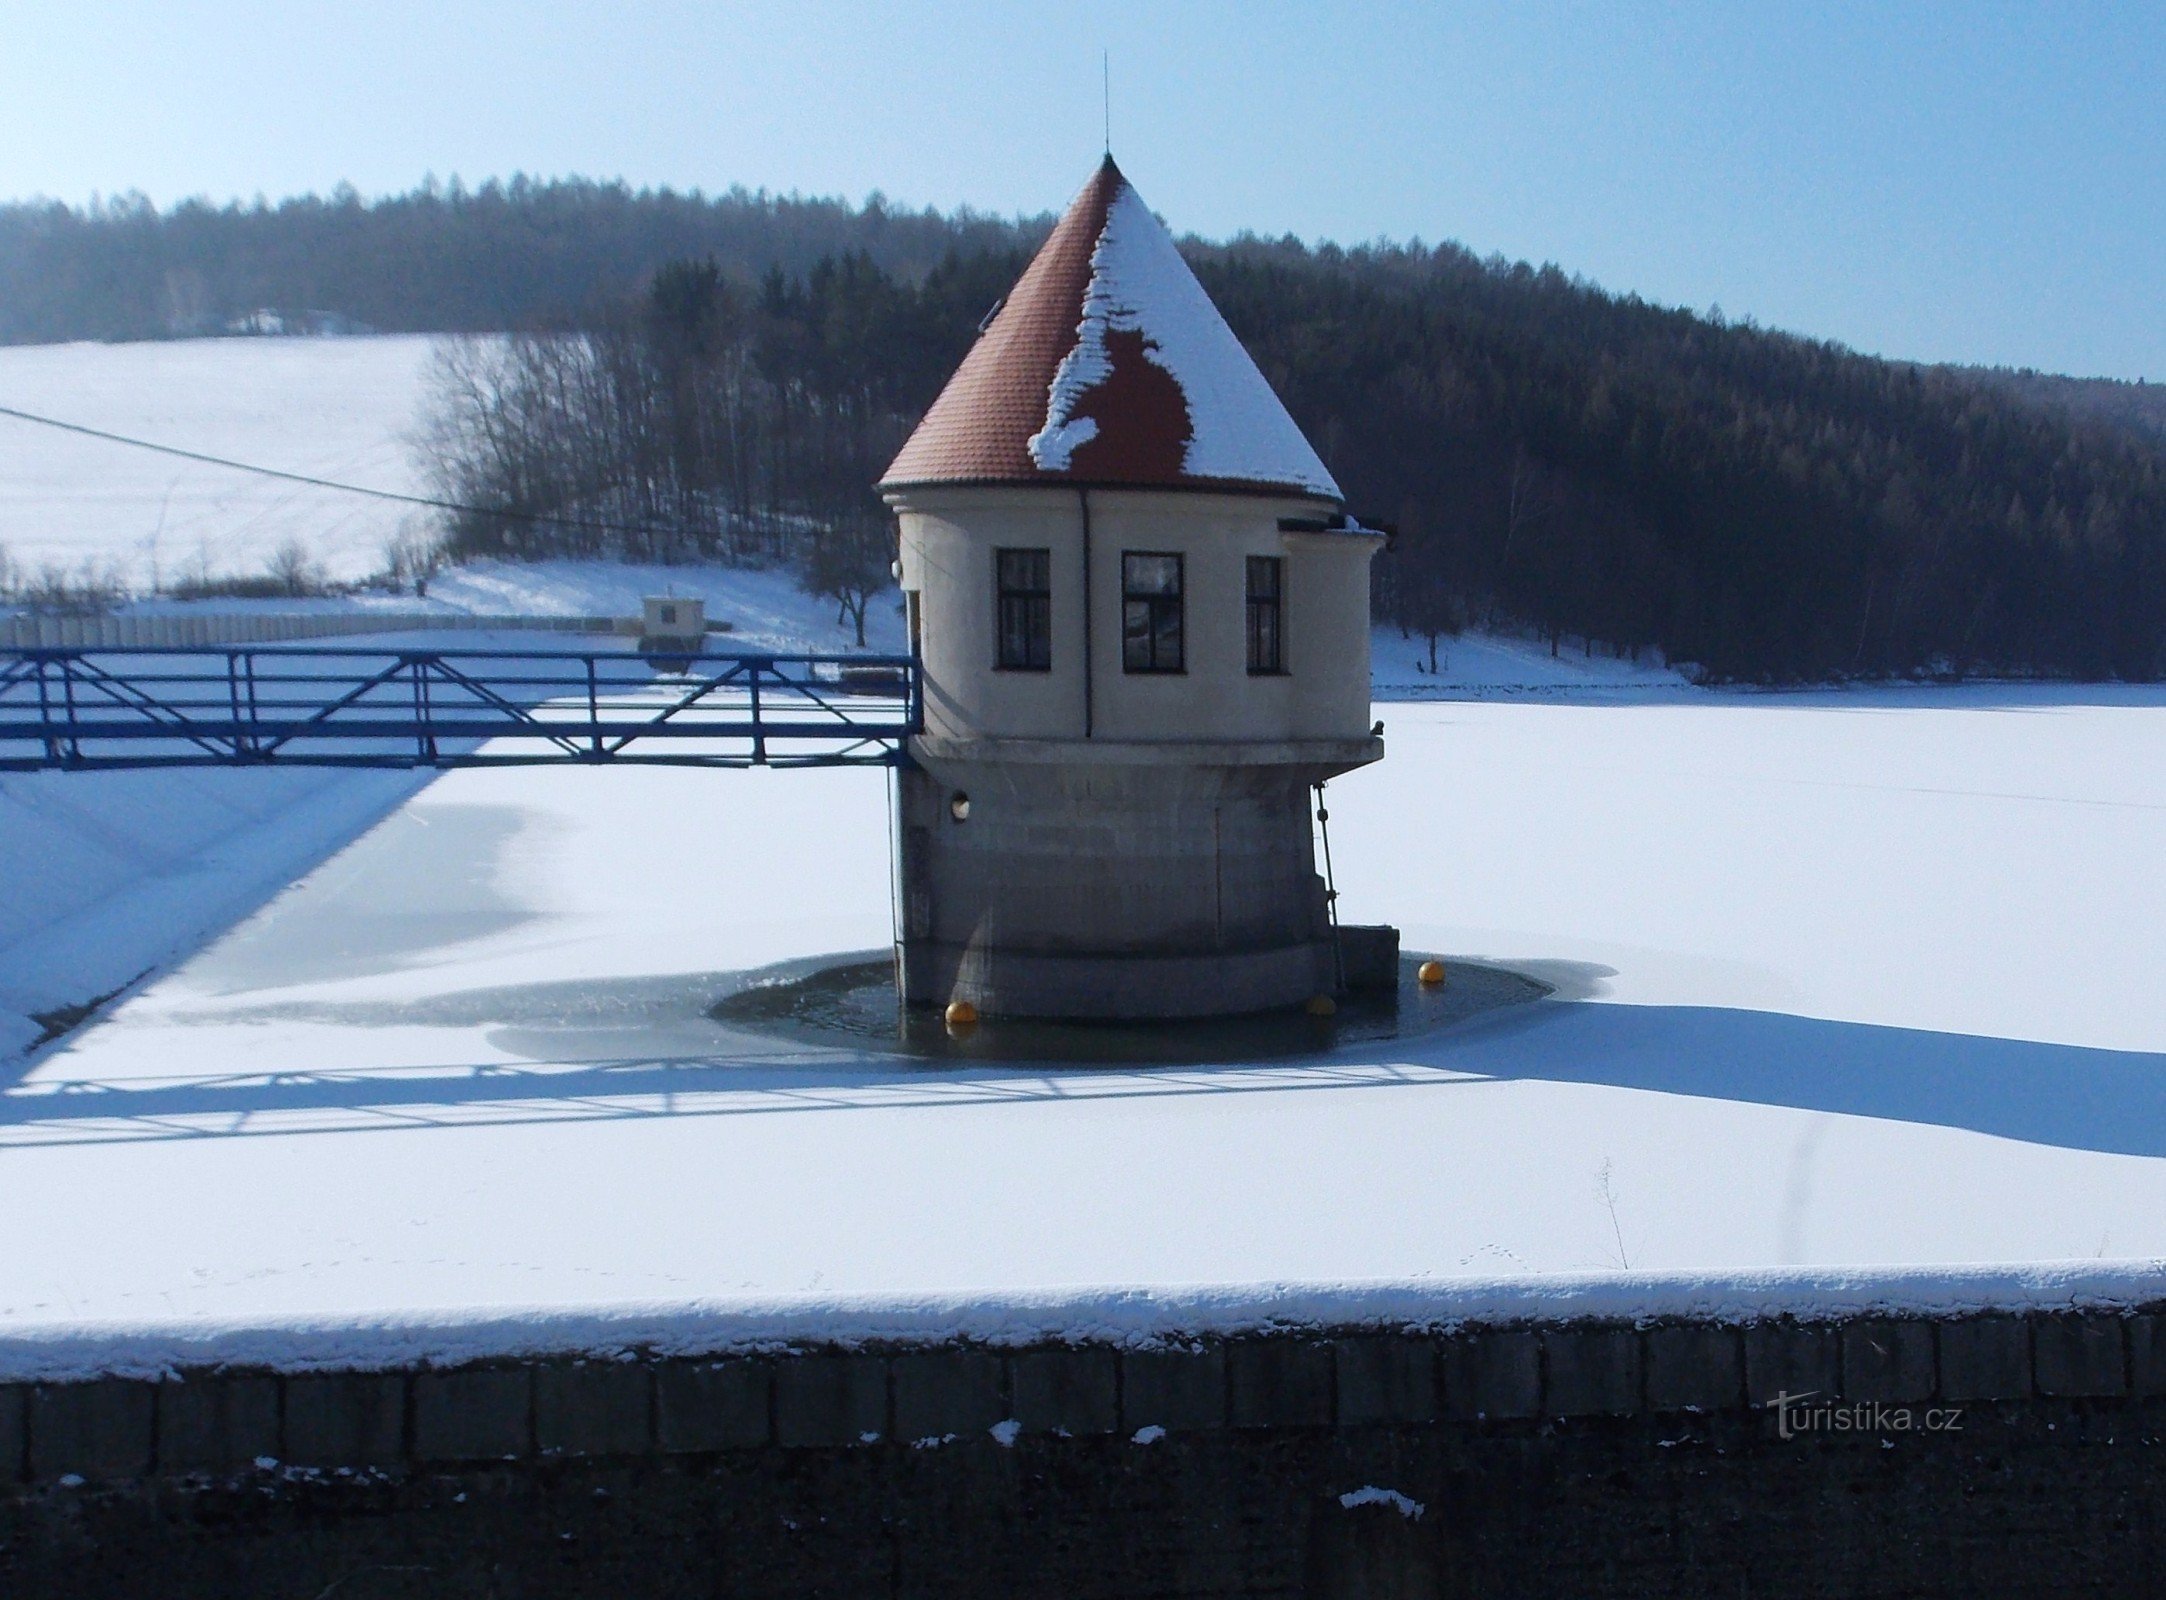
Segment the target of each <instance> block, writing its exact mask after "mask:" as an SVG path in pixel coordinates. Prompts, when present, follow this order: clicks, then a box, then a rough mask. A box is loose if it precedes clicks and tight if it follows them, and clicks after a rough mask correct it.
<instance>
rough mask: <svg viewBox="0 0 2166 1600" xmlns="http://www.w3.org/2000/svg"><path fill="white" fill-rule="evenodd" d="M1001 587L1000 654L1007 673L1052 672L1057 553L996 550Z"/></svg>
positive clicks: (997, 580) (997, 584)
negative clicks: (1054, 581)
mask: <svg viewBox="0 0 2166 1600" xmlns="http://www.w3.org/2000/svg"><path fill="white" fill-rule="evenodd" d="M993 567H994V580H995V588H996V589H997V590H998V607H999V618H998V633H999V654H998V658H997V660H996V662H995V665H996V666H998V667H999V669H1000V670H1001V671H1003V672H1049V671H1051V670H1052V667H1053V552H1052V551H1050V550H996V551H994V552H993Z"/></svg>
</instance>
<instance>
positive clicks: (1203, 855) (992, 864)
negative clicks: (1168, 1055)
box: [899, 741, 1370, 1019]
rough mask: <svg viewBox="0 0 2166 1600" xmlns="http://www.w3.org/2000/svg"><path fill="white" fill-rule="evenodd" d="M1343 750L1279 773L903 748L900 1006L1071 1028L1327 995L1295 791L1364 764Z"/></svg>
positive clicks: (1192, 755)
mask: <svg viewBox="0 0 2166 1600" xmlns="http://www.w3.org/2000/svg"><path fill="white" fill-rule="evenodd" d="M1348 744H1349V748H1348V750H1346V751H1345V752H1343V753H1342V754H1343V759H1342V760H1340V761H1337V762H1327V761H1319V760H1315V759H1311V760H1308V761H1303V762H1298V763H1297V762H1288V761H1284V760H1269V759H1256V758H1257V757H1268V756H1270V755H1272V754H1274V753H1275V752H1273V751H1271V750H1269V749H1268V748H1267V749H1264V750H1260V751H1241V752H1237V751H1234V750H1231V749H1229V750H1226V751H1223V752H1220V753H1219V755H1218V758H1217V759H1215V760H1213V759H1209V758H1204V759H1198V753H1197V752H1196V751H1195V750H1194V749H1193V748H1189V747H1174V748H1171V749H1154V748H1152V747H1149V746H1119V745H1115V746H1097V747H1091V748H1088V749H1086V750H1083V751H1078V750H1077V749H1076V748H1075V747H1074V746H1072V745H1070V746H1065V747H1062V748H1060V749H1059V750H1058V751H1050V750H1049V751H1046V752H1044V753H1043V754H1044V755H1045V757H1046V758H1045V759H1038V760H1032V759H1029V756H1028V753H1027V746H1026V747H1024V750H1025V753H1024V754H1022V755H1021V756H1020V758H1019V755H1018V748H1017V747H1016V746H1013V745H1010V746H1009V747H1008V748H1006V749H1004V750H1003V751H1002V752H1001V755H1000V758H999V759H997V760H991V759H976V758H973V757H972V756H970V755H967V754H963V753H962V752H961V751H960V750H959V749H957V748H956V747H955V746H953V745H949V746H948V747H947V748H946V749H945V750H943V748H942V742H941V741H920V742H919V745H918V746H917V749H916V756H917V764H916V765H915V766H914V767H913V768H911V769H908V770H906V771H904V772H903V773H902V774H901V778H900V793H901V815H900V823H901V830H902V837H901V839H900V841H899V842H900V846H901V866H902V876H901V894H902V908H901V909H902V922H903V928H902V941H901V964H902V988H903V995H904V998H905V1000H906V1001H908V1002H909V1003H911V1004H918V1005H931V1004H945V1003H946V1002H947V1001H948V1000H950V999H963V1000H968V1001H969V1002H970V1003H971V1004H972V1005H974V1006H976V1007H977V1008H978V1010H980V1011H981V1012H983V1013H985V1014H986V1015H988V1016H1034V1017H1065V1018H1077V1019H1086V1018H1108V1017H1123V1016H1127V1017H1133V1016H1159V1017H1185V1016H1221V1015H1231V1014H1235V1013H1238V1012H1244V1011H1258V1010H1263V1009H1266V1008H1269V1007H1273V1006H1282V1005H1298V1004H1300V1003H1301V1002H1302V1001H1303V1000H1306V999H1308V998H1309V997H1310V996H1312V995H1315V994H1319V993H1324V992H1328V991H1329V990H1330V989H1331V988H1332V987H1333V985H1334V975H1333V951H1332V943H1331V921H1330V911H1329V907H1328V905H1327V904H1326V902H1325V896H1324V884H1323V880H1322V879H1321V878H1320V877H1318V876H1317V872H1316V862H1315V851H1314V847H1313V844H1312V834H1311V820H1310V809H1309V795H1310V786H1311V785H1313V784H1315V783H1317V782H1319V781H1321V780H1323V779H1325V778H1328V777H1330V776H1332V775H1333V774H1334V773H1337V772H1340V771H1344V770H1346V768H1348V767H1350V766H1352V765H1355V764H1356V763H1357V762H1359V761H1364V760H1367V759H1370V751H1369V750H1368V749H1367V748H1366V744H1367V741H1348ZM1309 753H1310V754H1311V755H1312V756H1320V755H1323V754H1325V752H1323V751H1312V752H1309ZM1242 755H1246V756H1249V757H1250V758H1249V759H1239V757H1240V756H1242Z"/></svg>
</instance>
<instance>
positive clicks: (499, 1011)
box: [0, 688, 2166, 1373]
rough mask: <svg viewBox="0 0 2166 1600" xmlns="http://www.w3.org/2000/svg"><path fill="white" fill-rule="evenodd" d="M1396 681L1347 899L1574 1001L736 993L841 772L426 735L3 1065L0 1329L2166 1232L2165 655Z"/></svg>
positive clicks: (1325, 1283) (451, 1327)
mask: <svg viewBox="0 0 2166 1600" xmlns="http://www.w3.org/2000/svg"><path fill="white" fill-rule="evenodd" d="M1379 711H1380V714H1382V715H1383V716H1384V717H1385V719H1386V721H1387V724H1388V728H1387V740H1388V743H1389V747H1390V754H1389V755H1388V757H1387V758H1386V760H1385V761H1384V762H1382V763H1381V764H1380V765H1378V766H1376V767H1374V768H1370V769H1367V770H1365V771H1363V772H1362V773H1360V774H1358V775H1355V776H1352V777H1350V778H1348V779H1346V780H1344V781H1342V782H1341V783H1340V784H1338V785H1335V786H1334V789H1333V791H1332V813H1333V845H1334V851H1335V854H1336V857H1337V869H1338V881H1339V884H1340V886H1341V888H1342V891H1343V892H1344V893H1345V894H1346V897H1347V900H1346V905H1347V910H1348V913H1349V915H1351V916H1354V917H1356V918H1359V919H1361V920H1372V919H1373V920H1389V921H1393V922H1396V923H1398V924H1399V925H1400V926H1401V927H1402V928H1403V929H1404V930H1405V932H1406V937H1407V941H1408V944H1409V946H1410V947H1412V948H1417V949H1425V950H1436V951H1441V952H1444V953H1445V954H1447V955H1454V954H1456V955H1463V956H1479V957H1483V958H1486V959H1490V960H1495V961H1500V962H1503V963H1505V964H1507V965H1514V966H1518V967H1520V968H1521V969H1523V970H1528V971H1532V972H1536V973H1538V974H1540V975H1542V976H1544V977H1545V978H1547V979H1548V980H1549V981H1550V982H1552V983H1554V984H1556V985H1558V989H1559V994H1558V998H1556V999H1555V1000H1552V1001H1549V1002H1545V1003H1543V1004H1540V1005H1538V1006H1535V1007H1532V1008H1528V1009H1526V1010H1523V1011H1520V1012H1518V1013H1515V1014H1509V1015H1505V1016H1502V1017H1498V1018H1495V1019H1492V1020H1489V1021H1482V1022H1477V1023H1475V1024H1473V1025H1471V1026H1468V1027H1466V1028H1464V1029H1462V1030H1459V1031H1457V1032H1447V1033H1445V1034H1442V1035H1432V1036H1429V1037H1425V1038H1421V1039H1418V1040H1412V1041H1401V1042H1399V1043H1396V1044H1386V1045H1372V1046H1359V1047H1349V1048H1347V1049H1344V1050H1341V1051H1340V1052H1338V1053H1337V1054H1335V1055H1333V1056H1331V1057H1329V1058H1326V1059H1321V1060H1316V1061H1310V1062H1299V1061H1295V1062H1288V1061H1277V1062H1273V1063H1270V1064H1268V1065H1250V1066H1243V1065H1229V1066H1225V1067H1217V1068H1199V1067H1184V1068H1180V1069H1164V1070H1146V1069H1137V1068H1121V1069H1114V1070H1093V1069H1086V1068H1068V1067H1062V1068H1057V1069H1048V1068H1045V1067H1024V1066H1018V1067H1015V1068H1010V1069H1003V1068H995V1067H986V1068H976V1069H972V1070H968V1071H936V1070H930V1069H927V1068H924V1067H922V1066H919V1065H916V1064H912V1063H904V1062H897V1061H892V1060H886V1059H882V1058H878V1057H874V1056H869V1055H866V1054H862V1053H856V1052H851V1051H847V1050H840V1049H832V1048H827V1047H821V1046H815V1045H812V1044H806V1043H797V1042H793V1041H789V1040H784V1039H766V1040H760V1039H750V1040H748V1039H745V1038H737V1039H733V1040H732V1039H723V1040H718V1039H716V1038H715V1037H714V1035H713V1028H712V1025H710V1024H705V1023H702V1022H700V1021H698V1019H697V1017H696V1014H695V1011H696V1008H695V1009H694V1010H688V1009H687V1006H688V1005H689V1002H688V1001H687V999H686V997H687V996H699V995H704V994H705V993H708V992H710V991H712V990H715V989H718V988H719V987H723V986H726V985H727V984H728V983H729V982H732V981H734V980H733V979H731V978H729V977H728V976H727V975H728V974H732V973H741V972H743V971H745V970H747V969H752V968H758V967H763V966H766V965H769V964H772V963H776V962H780V961H786V960H790V959H792V958H801V957H811V956H818V955H821V954H825V953H830V952H847V951H863V950H868V949H873V948H876V947H878V946H880V945H882V944H883V943H884V942H885V941H886V939H887V938H888V936H889V928H890V922H889V904H888V890H889V876H888V864H887V839H888V822H889V819H888V815H887V811H886V804H887V801H886V794H885V787H884V779H883V776H882V775H881V774H879V773H877V772H872V771H805V772H780V773H778V772H749V773H742V772H735V773H713V772H683V771H667V770H652V769H648V770H624V771H602V772H597V771H589V770H579V769H540V770H526V771H470V772H458V773H453V774H450V775H448V776H446V777H444V778H442V779H440V780H438V781H437V782H436V783H434V784H432V785H430V786H429V787H428V788H427V789H426V790H425V791H423V792H422V793H420V794H419V795H417V796H415V797H414V798H413V799H411V800H410V801H408V802H407V803H406V804H405V805H404V806H402V807H400V808H399V809H398V810H397V811H396V812H394V813H393V814H392V815H391V816H389V817H388V818H387V819H386V820H385V821H384V822H383V823H382V824H380V825H379V826H378V827H377V828H376V829H375V830H373V831H372V832H371V833H369V834H368V835H367V836H365V837H364V838H362V839H361V840H360V841H358V842H357V843H356V844H355V845H353V846H352V847H351V848H350V849H348V850H346V851H344V852H342V853H341V854H339V855H338V856H336V857H334V858H333V859H332V860H331V861H329V862H328V863H327V864H326V865H325V866H324V867H322V868H321V869H319V870H318V871H316V872H314V873H312V874H311V875H309V876H308V877H307V878H306V879H305V880H304V881H303V882H302V883H300V884H299V885H298V886H297V887H295V888H293V889H290V890H288V891H287V892H285V893H284V894H282V895H280V896H279V897H277V898H276V899H275V900H273V901H272V902H271V903H270V904H269V905H268V906H267V907H265V908H264V909H263V910H262V911H261V912H260V913H258V914H257V915H256V916H254V917H253V918H251V919H250V920H249V921H247V922H246V923H244V924H243V925H241V926H240V927H239V928H237V929H236V930H235V931H234V932H233V933H232V934H230V935H228V936H227V937H226V938H224V939H222V940H220V941H219V942H218V943H216V944H215V945H213V946H212V947H211V948H209V949H207V950H205V951H204V952H203V953H202V954H201V955H199V956H198V957H196V958H195V959H193V960H192V961H189V962H187V963H185V964H184V965H182V966H181V967H180V968H178V970H176V971H174V972H173V973H171V974H170V975H169V976H167V977H165V978H164V979H162V980H160V981H157V982H155V983H153V984H152V985H150V986H149V987H148V988H147V989H146V990H145V991H144V992H142V993H141V994H139V995H137V996H135V997H134V998H132V999H130V1000H128V1001H127V1002H125V1003H124V1004H123V1005H122V1006H121V1007H120V1008H119V1010H118V1012H117V1014H116V1015H115V1016H114V1017H113V1019H112V1020H111V1021H110V1022H107V1023H105V1024H103V1025H101V1026H97V1027H94V1028H92V1029H89V1030H86V1031H85V1032H83V1033H82V1034H80V1035H78V1036H76V1037H74V1038H73V1039H71V1040H70V1041H68V1042H67V1043H66V1044H65V1045H64V1046H62V1047H60V1048H57V1049H55V1050H53V1051H51V1052H49V1053H47V1054H46V1055H44V1056H42V1057H40V1058H38V1059H37V1060H36V1061H35V1062H34V1064H33V1065H32V1067H31V1068H30V1070H29V1071H28V1072H27V1074H26V1075H24V1076H23V1077H22V1079H21V1081H20V1082H18V1083H14V1084H12V1085H10V1086H9V1087H8V1088H7V1090H6V1091H5V1093H0V1207H4V1208H5V1210H6V1214H8V1215H10V1216H13V1217H15V1218H17V1219H24V1220H19V1222H18V1225H17V1226H16V1227H15V1228H13V1229H12V1230H11V1231H10V1235H9V1246H8V1249H7V1250H6V1251H5V1253H4V1255H0V1372H13V1373H27V1372H46V1373H52V1372H60V1371H74V1370H84V1369H86V1368H88V1367H92V1366H110V1367H121V1368H128V1369H131V1370H133V1369H155V1368H156V1367H158V1366H159V1365H161V1364H164V1363H170V1362H174V1361H177V1360H183V1359H200V1358H228V1359H261V1360H279V1361H286V1362H292V1363H300V1364H309V1363H334V1364H335V1363H341V1362H372V1361H391V1360H400V1359H409V1358H425V1359H451V1358H455V1357H458V1356H460V1355H465V1354H475V1353H480V1352H501V1351H511V1350H542V1349H563V1348H621V1347H625V1346H628V1345H631V1344H637V1343H648V1344H653V1345H655V1346H658V1347H662V1348H677V1349H714V1348H726V1347H729V1346H732V1345H735V1344H742V1343H748V1342H759V1341H763V1340H774V1339H784V1338H813V1337H823V1336H844V1337H848V1336H858V1335H872V1334H882V1333H885V1334H894V1335H914V1334H925V1333H931V1332H957V1331H960V1332H966V1333H971V1334H975V1335H978V1336H983V1337H988V1338H1009V1339H1016V1338H1030V1337H1038V1336H1043V1335H1047V1334H1067V1335H1100V1336H1105V1337H1114V1338H1138V1337H1149V1336H1153V1335H1156V1334H1162V1333H1165V1332H1168V1331H1171V1330H1194V1329H1198V1328H1205V1327H1229V1328H1230V1327H1247V1326H1255V1325H1258V1324H1261V1323H1267V1322H1271V1321H1274V1320H1305V1319H1308V1320H1334V1321H1335V1320H1351V1321H1376V1322H1436V1321H1449V1320H1452V1319H1455V1318H1462V1317H1470V1316H1514V1315H1529V1314H1537V1313H1547V1314H1573V1313H1588V1314H1594V1313H1602V1314H1647V1313H1655V1312H1664V1311H1672V1312H1682V1311H1692V1312H1699V1313H1717V1314H1721V1313H1736V1314H1743V1313H1746V1312H1750V1311H1754V1310H1770V1309H1791V1310H1799V1309H1803V1310H1813V1309H1821V1310H1833V1309H1839V1308H1846V1307H1859V1306H1878V1305H1889V1304H1905V1305H1912V1306H1919V1307H1943V1308H1946V1307H1964V1306H1977V1305H1985V1304H2067V1303H2071V1302H2087V1303H2088V1302H2097V1303H2113V1302H2115V1301H2126V1300H2130V1299H2138V1298H2144V1297H2148V1296H2153V1295H2156V1294H2157V1293H2158V1292H2159V1291H2160V1289H2161V1286H2162V1284H2166V1272H2162V1270H2161V1266H2162V1258H2166V1078H2162V1076H2161V1070H2162V1067H2166V986H2161V985H2159V984H2158V983H2157V982H2156V980H2155V971H2156V968H2157V966H2158V964H2159V957H2160V953H2161V951H2160V935H2159V933H2158V924H2157V917H2156V907H2157V905H2158V903H2159V899H2160V889H2161V883H2160V877H2161V870H2162V869H2161V867H2160V862H2161V861H2162V860H2166V851H2162V846H2166V794H2162V791H2166V783H2162V780H2166V740H2162V738H2161V734H2162V733H2166V698H2162V697H2161V696H2159V695H2158V694H2157V693H2155V692H2153V691H2143V690H2133V689H2130V690H2113V689H2098V690H2086V689H2057V690H2055V689H2029V690H2026V689H1983V688H1981V689H1974V690H1949V691H1928V690H1917V691H1880V692H1871V693H1866V692H1859V693H1848V694H1835V693H1830V694H1818V695H1809V696H1736V697H1731V696H1714V695H1706V694H1702V693H1699V692H1687V693H1679V694H1676V695H1671V696H1660V697H1656V698H1655V699H1654V700H1651V701H1647V702H1642V703H1631V702H1625V703H1609V704H1585V703H1572V702H1565V703H1554V702H1551V701H1547V700H1539V701H1533V702H1526V701H1521V702H1489V701H1466V702H1439V703H1424V704H1404V703H1401V704H1390V705H1383V706H1380V707H1379ZM672 1006H674V1007H676V1008H677V1009H676V1010H675V1011H672V1009H671V1008H672ZM702 1030H706V1031H702ZM28 1219H34V1220H28Z"/></svg>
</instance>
